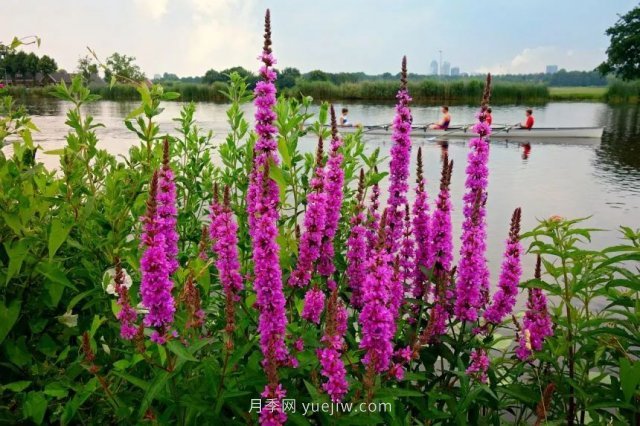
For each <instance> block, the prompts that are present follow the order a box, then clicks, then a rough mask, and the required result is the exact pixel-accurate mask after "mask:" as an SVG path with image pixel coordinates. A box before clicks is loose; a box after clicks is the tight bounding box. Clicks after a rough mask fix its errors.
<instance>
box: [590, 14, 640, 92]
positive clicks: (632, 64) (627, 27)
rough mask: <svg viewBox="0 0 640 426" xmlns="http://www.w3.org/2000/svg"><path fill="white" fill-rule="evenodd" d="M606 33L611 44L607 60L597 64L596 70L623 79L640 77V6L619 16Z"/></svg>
mask: <svg viewBox="0 0 640 426" xmlns="http://www.w3.org/2000/svg"><path fill="white" fill-rule="evenodd" d="M606 34H607V35H608V36H609V37H610V38H611V44H610V45H609V48H608V49H607V60H606V61H605V62H603V63H602V64H600V66H598V68H597V69H598V71H600V72H601V73H602V74H603V75H604V74H614V75H616V76H618V77H620V78H622V79H623V80H633V79H636V78H640V6H636V7H635V8H634V9H632V10H631V11H629V12H628V13H627V14H626V15H624V16H621V17H620V19H618V22H616V23H615V25H614V26H612V27H611V28H609V29H608V30H607V31H606Z"/></svg>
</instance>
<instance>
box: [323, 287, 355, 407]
mask: <svg viewBox="0 0 640 426" xmlns="http://www.w3.org/2000/svg"><path fill="white" fill-rule="evenodd" d="M347 315H348V314H347V309H346V308H345V307H344V305H343V304H342V301H341V300H340V299H339V297H338V290H337V289H335V290H333V291H332V292H331V296H330V297H329V302H328V306H327V321H326V326H325V332H324V336H322V342H323V343H324V344H325V347H324V348H321V349H318V352H317V356H318V360H319V361H320V366H321V368H322V369H321V371H320V373H321V374H322V375H323V376H324V377H325V378H326V379H327V381H326V382H325V383H323V384H322V388H323V389H324V390H325V391H326V392H327V394H328V395H329V396H330V397H331V401H333V402H340V401H342V398H344V396H345V395H346V393H347V391H348V389H349V384H348V383H347V370H346V369H345V366H344V362H342V359H341V358H340V356H341V355H342V351H343V349H344V347H345V341H344V334H345V333H346V331H347Z"/></svg>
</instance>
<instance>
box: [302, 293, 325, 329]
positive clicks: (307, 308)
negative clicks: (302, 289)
mask: <svg viewBox="0 0 640 426" xmlns="http://www.w3.org/2000/svg"><path fill="white" fill-rule="evenodd" d="M324 299H325V295H324V292H323V291H322V290H320V289H319V288H318V287H314V288H312V289H311V290H309V291H307V293H306V294H305V295H304V305H303V308H302V314H301V315H302V318H304V319H306V320H307V321H311V322H313V323H315V324H319V323H320V316H321V315H322V311H323V310H324Z"/></svg>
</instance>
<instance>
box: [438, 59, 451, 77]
mask: <svg viewBox="0 0 640 426" xmlns="http://www.w3.org/2000/svg"><path fill="white" fill-rule="evenodd" d="M450 74H451V64H450V63H449V62H446V61H445V62H443V63H442V69H441V70H440V75H450Z"/></svg>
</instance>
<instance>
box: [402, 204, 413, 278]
mask: <svg viewBox="0 0 640 426" xmlns="http://www.w3.org/2000/svg"><path fill="white" fill-rule="evenodd" d="M415 267H416V264H415V241H414V236H413V227H412V226H411V213H410V212H409V204H405V213H404V231H403V233H402V247H401V250H400V268H401V270H402V282H403V283H404V286H405V288H406V289H407V290H410V289H412V288H413V282H414V278H415Z"/></svg>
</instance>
